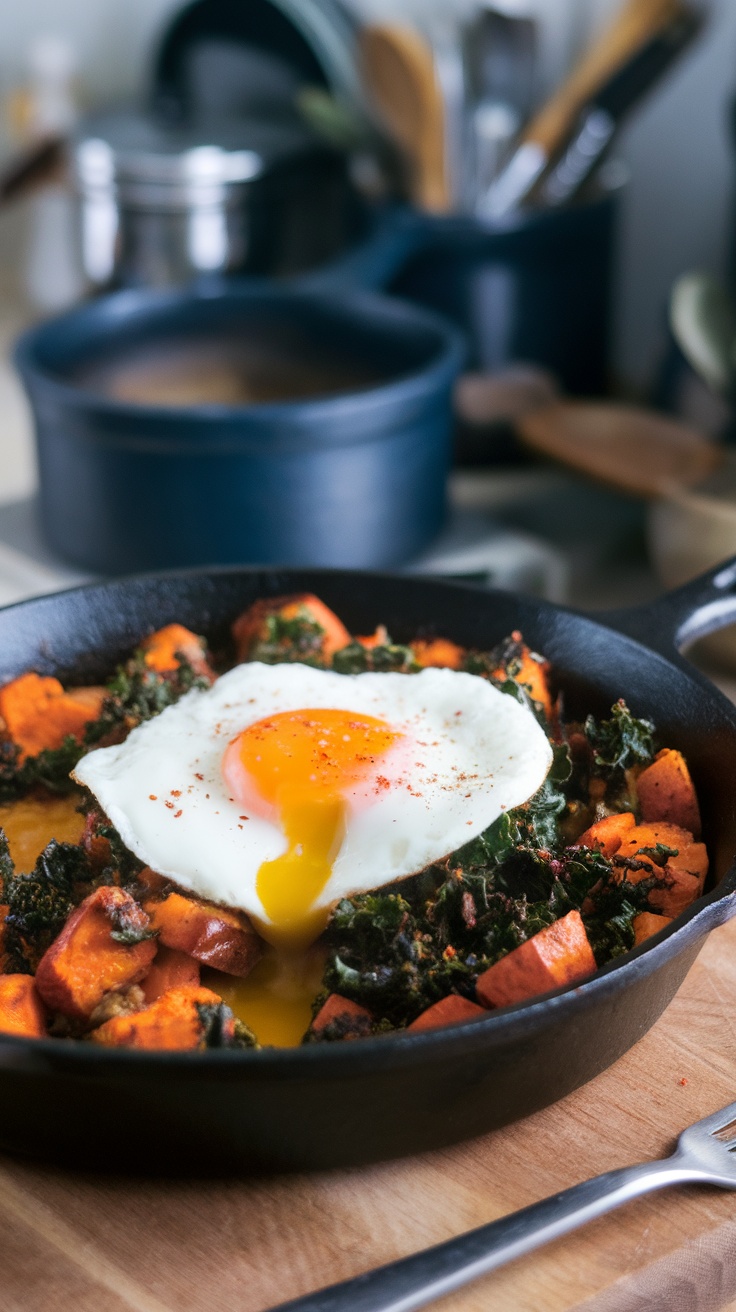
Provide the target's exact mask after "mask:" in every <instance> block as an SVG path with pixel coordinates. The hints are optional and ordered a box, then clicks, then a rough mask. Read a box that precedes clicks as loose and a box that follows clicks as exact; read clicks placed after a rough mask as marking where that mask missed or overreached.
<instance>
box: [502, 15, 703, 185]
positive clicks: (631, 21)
mask: <svg viewBox="0 0 736 1312" xmlns="http://www.w3.org/2000/svg"><path fill="white" fill-rule="evenodd" d="M682 13H683V5H682V4H681V0H626V3H625V4H624V5H623V7H622V8H621V10H620V11H619V13H618V14H617V15H616V17H615V19H614V21H613V23H612V24H610V26H609V27H607V28H606V29H605V30H604V31H603V32H602V34H601V35H600V37H599V38H598V39H597V41H594V43H593V45H592V46H591V47H590V49H589V50H588V51H587V52H586V53H585V54H584V55H583V57H582V58H581V59H580V61H579V62H578V63H577V64H576V66H575V68H574V69H573V71H572V73H571V74H570V76H569V77H568V78H567V79H566V80H565V81H564V82H563V83H562V86H561V87H559V89H558V90H557V91H556V92H555V93H554V94H553V95H552V96H551V97H550V99H549V100H548V101H547V102H546V104H545V105H543V107H542V109H541V110H540V111H539V112H538V114H536V115H535V116H534V118H533V119H532V120H531V122H530V124H529V125H528V127H527V129H526V131H525V133H524V136H523V141H524V142H526V143H529V142H533V143H534V144H535V145H538V146H541V147H542V149H543V150H544V152H545V154H546V155H547V158H548V159H551V158H553V157H554V156H555V155H556V154H557V153H558V152H559V151H560V150H561V149H562V148H563V146H564V144H565V141H566V140H567V138H568V136H569V134H570V132H571V131H572V130H573V127H574V125H575V122H576V120H577V118H578V116H579V115H580V113H581V112H582V110H583V109H584V108H585V106H586V105H587V104H588V102H589V101H591V100H594V99H595V97H596V95H597V93H598V92H599V91H600V90H601V88H602V87H604V86H605V85H606V83H607V82H609V81H610V79H611V78H612V77H613V76H614V74H615V73H617V72H618V71H619V70H620V69H621V68H623V67H624V65H625V64H627V63H628V62H629V61H630V60H631V59H632V57H633V56H634V55H635V54H636V52H637V51H638V50H640V49H641V48H642V47H643V46H645V45H646V44H647V43H648V42H649V41H651V40H652V38H653V37H655V36H656V35H658V33H659V32H661V31H662V30H663V29H664V28H666V27H667V26H668V25H669V24H670V23H671V22H673V20H675V19H676V18H678V17H680V16H681V15H682Z"/></svg>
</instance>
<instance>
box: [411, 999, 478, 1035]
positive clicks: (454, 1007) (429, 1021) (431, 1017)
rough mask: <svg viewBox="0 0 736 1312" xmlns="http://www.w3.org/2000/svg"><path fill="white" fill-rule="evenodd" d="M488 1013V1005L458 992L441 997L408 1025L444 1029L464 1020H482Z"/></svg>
mask: <svg viewBox="0 0 736 1312" xmlns="http://www.w3.org/2000/svg"><path fill="white" fill-rule="evenodd" d="M487 1015H488V1008H487V1007H481V1006H479V1005H478V1003H477V1002H471V1001H470V999H469V998H461V997H460V995H459V994H458V993H451V994H450V995H449V997H447V998H440V1000H439V1002H435V1003H433V1005H432V1006H431V1007H427V1010H426V1011H423V1012H422V1014H421V1016H417V1018H416V1020H413V1021H412V1023H411V1025H408V1026H407V1029H409V1030H436V1029H442V1028H444V1026H445V1025H459V1024H460V1023H461V1022H462V1021H464V1020H480V1018H481V1016H487Z"/></svg>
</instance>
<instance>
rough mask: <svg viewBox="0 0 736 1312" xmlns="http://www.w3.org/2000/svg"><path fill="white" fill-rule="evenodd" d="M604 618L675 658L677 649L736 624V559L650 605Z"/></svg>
mask: <svg viewBox="0 0 736 1312" xmlns="http://www.w3.org/2000/svg"><path fill="white" fill-rule="evenodd" d="M600 618H601V619H602V620H603V622H604V623H605V624H608V625H610V627H611V628H613V629H618V630H619V632H620V633H625V634H626V635H627V637H629V638H636V639H637V640H638V641H639V642H641V643H643V644H644V646H646V647H651V648H652V649H653V650H654V651H658V652H660V653H661V654H662V655H663V656H666V657H668V658H671V657H672V653H673V650H674V651H676V652H679V651H681V650H682V648H683V647H686V646H689V645H690V643H692V642H695V641H696V639H697V638H704V637H705V636H706V635H707V634H708V633H714V632H715V631H716V630H717V629H723V628H725V627H726V625H727V624H733V623H736V556H734V557H733V558H732V559H731V560H727V561H724V562H723V563H722V564H720V565H716V566H715V567H714V568H713V569H712V570H709V571H708V573H707V574H701V575H700V576H699V577H698V578H696V579H693V580H692V581H691V582H690V583H686V584H685V585H684V586H683V587H681V588H677V589H676V591H674V592H667V593H665V595H664V596H663V597H659V598H658V599H657V600H656V601H653V602H650V603H649V605H647V606H636V607H635V608H631V609H626V610H615V611H609V612H607V613H606V614H605V615H602V616H600Z"/></svg>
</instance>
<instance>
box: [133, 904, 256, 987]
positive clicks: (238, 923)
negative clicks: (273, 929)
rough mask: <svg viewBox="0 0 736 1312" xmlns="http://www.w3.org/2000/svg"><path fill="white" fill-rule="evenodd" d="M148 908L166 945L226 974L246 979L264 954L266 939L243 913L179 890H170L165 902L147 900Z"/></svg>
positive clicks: (155, 927) (146, 905) (162, 941)
mask: <svg viewBox="0 0 736 1312" xmlns="http://www.w3.org/2000/svg"><path fill="white" fill-rule="evenodd" d="M145 909H146V911H147V913H148V915H149V916H150V917H151V926H152V928H153V929H155V930H157V931H158V935H159V940H160V942H161V943H162V944H163V945H164V947H167V948H176V950H177V951H178V952H185V953H186V954H187V956H190V957H195V958H196V960H197V961H201V962H202V963H203V964H204V965H206V966H213V967H214V968H215V970H222V971H224V972H225V974H226V975H238V976H239V977H240V978H241V979H245V977H246V975H249V974H250V972H251V971H252V969H253V967H254V966H255V964H256V962H257V961H259V960H260V958H261V956H262V954H263V940H262V939H261V938H259V936H258V934H256V931H255V930H254V928H253V926H252V925H251V923H250V921H249V919H248V917H247V916H246V915H243V914H242V912H239V911H230V910H228V909H227V908H225V907H216V906H211V905H210V904H209V903H207V902H200V901H199V900H197V899H196V898H189V897H182V896H181V894H180V893H170V894H169V896H168V897H166V898H164V900H163V901H162V902H156V901H147V902H146V903H145Z"/></svg>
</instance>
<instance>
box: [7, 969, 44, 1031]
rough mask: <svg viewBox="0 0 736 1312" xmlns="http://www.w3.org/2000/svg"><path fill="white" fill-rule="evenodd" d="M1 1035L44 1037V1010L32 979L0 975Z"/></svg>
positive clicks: (31, 977)
mask: <svg viewBox="0 0 736 1312" xmlns="http://www.w3.org/2000/svg"><path fill="white" fill-rule="evenodd" d="M0 1034H23V1035H25V1036H26V1038H29V1039H42V1038H45V1036H46V1008H45V1007H44V1005H43V1002H42V1001H41V999H40V997H39V996H38V991H37V989H36V982H35V980H34V978H33V976H32V975H0Z"/></svg>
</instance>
